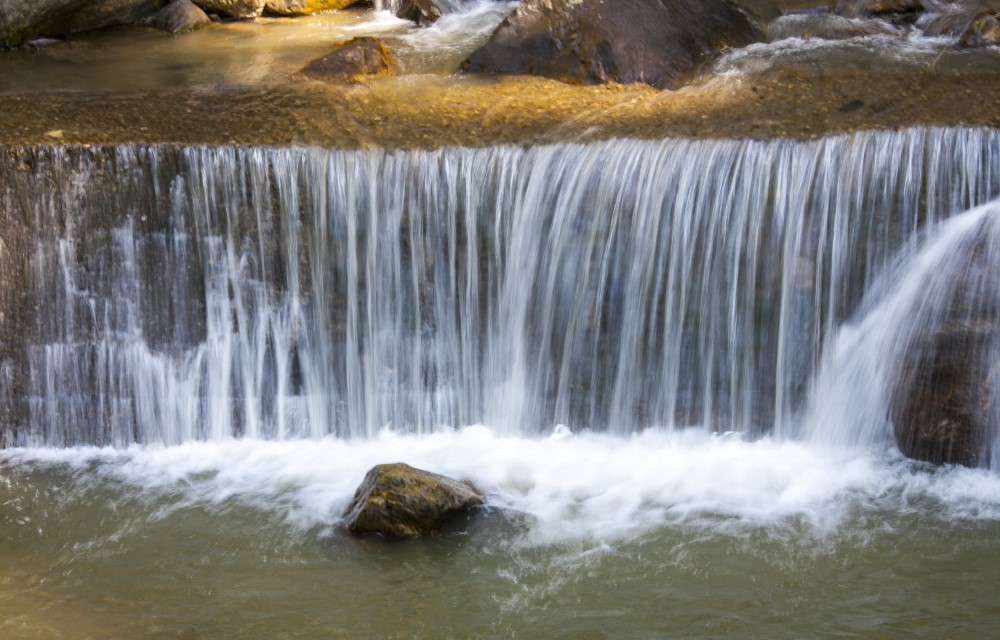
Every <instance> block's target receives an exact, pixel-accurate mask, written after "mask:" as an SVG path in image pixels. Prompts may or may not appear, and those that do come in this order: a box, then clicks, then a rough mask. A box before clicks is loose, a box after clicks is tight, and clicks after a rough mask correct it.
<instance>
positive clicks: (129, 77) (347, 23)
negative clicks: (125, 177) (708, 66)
mask: <svg viewBox="0 0 1000 640" xmlns="http://www.w3.org/2000/svg"><path fill="white" fill-rule="evenodd" d="M514 6H515V3H511V2H493V1H492V0H473V1H470V2H458V3H456V6H454V7H452V8H451V9H452V10H451V11H449V12H446V13H444V15H442V17H441V18H440V19H439V20H438V21H437V22H436V23H435V24H433V25H430V26H428V27H423V28H418V27H417V26H416V25H414V24H413V23H412V22H409V21H407V20H402V19H400V18H397V17H396V16H395V15H393V14H392V13H390V12H388V11H374V10H369V9H364V10H361V9H358V10H354V9H352V10H345V11H335V12H329V13H321V14H316V15H312V16H305V17H297V18H261V19H258V20H256V21H254V22H227V23H221V24H213V25H211V26H210V27H207V28H204V29H199V30H196V31H192V32H188V33H182V34H178V35H174V34H170V33H166V32H161V31H157V30H153V29H141V28H133V29H119V30H111V31H104V32H96V33H90V34H83V35H78V36H74V37H73V38H71V39H70V40H69V41H66V42H62V43H54V44H49V45H46V46H42V47H40V48H32V47H27V48H23V49H22V50H18V51H10V52H7V51H0V91H7V92H32V91H51V90H62V91H150V90H162V89H172V88H178V87H189V88H191V87H201V88H226V87H238V86H254V85H268V86H272V85H280V84H282V83H285V82H288V81H289V80H290V79H292V80H294V81H296V82H306V81H307V80H305V78H304V77H302V76H300V75H298V72H299V71H301V70H302V69H303V68H304V67H305V66H306V65H308V64H309V63H310V62H312V61H313V60H315V59H317V58H320V57H322V56H324V55H326V54H327V53H329V52H330V51H331V49H332V48H333V47H334V46H335V45H337V44H340V43H343V42H346V41H348V40H350V39H352V38H355V37H359V36H375V37H378V38H380V39H382V40H383V41H384V42H385V44H386V46H387V47H388V48H389V50H390V52H391V54H392V57H393V60H394V61H395V63H396V67H395V72H396V73H399V74H402V75H408V74H451V73H454V72H455V71H456V70H457V69H458V66H459V65H460V64H461V62H462V61H463V60H464V59H465V58H466V57H468V55H469V54H470V53H472V52H473V51H474V50H475V49H476V48H478V47H479V46H481V45H482V44H483V43H484V42H485V41H486V40H487V39H488V38H489V36H490V34H491V33H492V32H493V30H494V29H495V28H496V26H497V25H498V24H499V23H500V21H501V20H503V19H504V17H505V16H506V15H507V14H508V13H509V12H510V11H511V10H512V9H513V7H514Z"/></svg>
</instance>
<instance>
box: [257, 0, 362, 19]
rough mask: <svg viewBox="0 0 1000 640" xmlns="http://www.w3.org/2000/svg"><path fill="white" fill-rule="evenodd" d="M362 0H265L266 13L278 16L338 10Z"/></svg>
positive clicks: (305, 14) (304, 14) (306, 14)
mask: <svg viewBox="0 0 1000 640" xmlns="http://www.w3.org/2000/svg"><path fill="white" fill-rule="evenodd" d="M363 1H364V0H267V1H266V3H265V4H264V11H265V12H266V13H273V14H275V15H279V16H308V15H312V14H314V13H319V12H320V11H340V10H341V9H346V8H348V7H351V6H354V5H356V4H359V3H361V2H363Z"/></svg>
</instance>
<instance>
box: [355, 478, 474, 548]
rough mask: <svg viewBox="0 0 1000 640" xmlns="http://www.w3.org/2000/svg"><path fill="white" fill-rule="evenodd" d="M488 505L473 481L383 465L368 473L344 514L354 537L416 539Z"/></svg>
mask: <svg viewBox="0 0 1000 640" xmlns="http://www.w3.org/2000/svg"><path fill="white" fill-rule="evenodd" d="M482 504H483V495H482V494H481V493H480V492H479V490H478V489H476V487H475V486H473V485H472V483H470V482H460V481H458V480H452V479H451V478H447V477H445V476H441V475H438V474H436V473H431V472H429V471H422V470H420V469H414V468H413V467H411V466H409V465H407V464H403V463H396V464H380V465H378V466H376V467H373V468H372V469H371V471H369V472H368V473H367V474H366V475H365V479H364V480H363V481H362V482H361V485H360V486H359V487H358V490H357V492H356V493H355V494H354V499H353V500H352V501H351V504H350V506H348V508H347V511H346V512H345V514H344V525H345V527H346V528H347V530H348V531H349V532H351V533H353V534H358V535H363V534H381V535H384V536H388V537H390V538H413V537H416V536H420V535H423V534H426V533H433V532H435V531H437V530H438V529H439V528H440V527H441V525H442V524H444V523H445V522H447V521H448V520H450V519H451V518H453V517H454V516H456V515H458V514H459V513H462V512H463V511H467V510H469V509H471V508H473V507H477V506H480V505H482Z"/></svg>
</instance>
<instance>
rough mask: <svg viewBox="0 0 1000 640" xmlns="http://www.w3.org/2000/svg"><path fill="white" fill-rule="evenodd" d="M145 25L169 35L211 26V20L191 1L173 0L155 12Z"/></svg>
mask: <svg viewBox="0 0 1000 640" xmlns="http://www.w3.org/2000/svg"><path fill="white" fill-rule="evenodd" d="M146 24H147V25H149V26H151V27H155V28H157V29H163V30H164V31H169V32H171V33H181V32H183V31H191V30H193V29H200V28H201V27H206V26H208V25H210V24H212V19H211V18H209V17H208V14H206V13H205V12H204V11H202V10H201V9H199V8H198V7H197V6H196V5H195V4H194V3H193V2H191V0H174V1H173V2H171V3H170V4H168V5H167V6H165V7H163V8H162V9H160V10H159V11H158V12H156V14H155V15H153V16H152V17H151V18H150V19H149V20H148V21H147V22H146Z"/></svg>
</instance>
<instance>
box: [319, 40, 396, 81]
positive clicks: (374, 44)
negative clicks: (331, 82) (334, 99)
mask: <svg viewBox="0 0 1000 640" xmlns="http://www.w3.org/2000/svg"><path fill="white" fill-rule="evenodd" d="M392 64H393V62H392V58H391V57H389V51H388V50H386V48H385V45H383V44H382V42H381V41H380V40H378V39H377V38H372V37H371V36H362V37H360V38H354V39H353V40H349V41H347V42H345V43H343V44H341V45H338V46H337V48H336V49H334V50H333V51H331V52H330V53H328V54H326V55H325V56H323V57H322V58H319V59H317V60H313V61H312V62H310V63H309V65H308V66H307V67H306V68H305V69H303V70H302V71H303V73H305V74H307V75H310V76H314V77H317V78H322V79H341V80H342V79H348V78H351V77H354V76H387V75H390V74H391V73H392Z"/></svg>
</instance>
